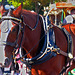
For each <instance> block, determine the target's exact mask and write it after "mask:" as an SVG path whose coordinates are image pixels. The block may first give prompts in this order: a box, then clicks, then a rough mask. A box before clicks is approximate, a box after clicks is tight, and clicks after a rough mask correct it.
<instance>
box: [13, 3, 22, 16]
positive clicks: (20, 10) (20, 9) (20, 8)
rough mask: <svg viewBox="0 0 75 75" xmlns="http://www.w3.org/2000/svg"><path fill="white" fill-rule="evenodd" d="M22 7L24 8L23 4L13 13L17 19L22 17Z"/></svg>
mask: <svg viewBox="0 0 75 75" xmlns="http://www.w3.org/2000/svg"><path fill="white" fill-rule="evenodd" d="M22 7H23V3H21V5H20V6H19V7H18V8H17V9H16V10H14V11H13V14H14V16H15V17H19V16H20V15H21V12H22Z"/></svg>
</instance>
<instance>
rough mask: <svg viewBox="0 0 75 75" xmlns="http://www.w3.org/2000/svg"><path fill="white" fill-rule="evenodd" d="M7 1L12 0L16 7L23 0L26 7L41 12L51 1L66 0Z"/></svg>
mask: <svg viewBox="0 0 75 75" xmlns="http://www.w3.org/2000/svg"><path fill="white" fill-rule="evenodd" d="M0 1H1V0H0ZM2 1H6V0H2ZM7 1H8V2H9V4H11V2H12V5H14V7H18V6H19V5H20V4H21V2H23V8H24V9H27V10H34V11H35V12H37V13H39V12H42V10H43V7H44V6H48V5H49V4H50V3H55V2H60V1H66V0H7Z"/></svg>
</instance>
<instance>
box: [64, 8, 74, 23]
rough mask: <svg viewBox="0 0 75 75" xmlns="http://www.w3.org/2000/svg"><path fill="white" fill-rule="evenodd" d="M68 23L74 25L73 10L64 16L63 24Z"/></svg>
mask: <svg viewBox="0 0 75 75" xmlns="http://www.w3.org/2000/svg"><path fill="white" fill-rule="evenodd" d="M68 23H75V9H72V10H71V14H70V15H68V16H66V17H65V19H64V21H63V24H68Z"/></svg>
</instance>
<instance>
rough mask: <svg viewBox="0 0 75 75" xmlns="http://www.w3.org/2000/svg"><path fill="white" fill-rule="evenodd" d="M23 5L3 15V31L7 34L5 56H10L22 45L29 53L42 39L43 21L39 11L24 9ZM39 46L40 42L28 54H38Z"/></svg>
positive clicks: (29, 55)
mask: <svg viewBox="0 0 75 75" xmlns="http://www.w3.org/2000/svg"><path fill="white" fill-rule="evenodd" d="M22 6H23V5H22V4H21V5H20V6H19V7H18V8H17V9H15V10H12V9H9V11H8V13H7V15H6V16H2V23H1V31H2V32H3V33H4V34H5V35H6V38H4V41H3V44H5V49H4V50H5V56H6V57H8V58H10V57H11V55H12V54H13V53H12V52H13V50H14V49H15V48H20V45H21V47H22V48H23V49H24V50H25V51H26V53H27V52H28V51H29V50H30V49H32V48H33V47H34V46H35V44H36V43H37V42H38V41H39V39H40V35H41V23H40V21H39V17H38V15H37V13H35V12H31V11H27V10H23V9H22ZM37 19H38V21H37ZM36 23H37V25H36ZM22 33H23V34H22ZM35 34H36V35H35ZM22 36H23V37H22ZM21 40H23V41H21ZM33 40H34V41H33ZM38 46H39V43H38V44H37V45H36V46H35V48H34V49H33V51H32V52H30V53H29V54H28V57H29V58H32V56H35V55H36V50H37V48H38ZM8 52H9V53H8Z"/></svg>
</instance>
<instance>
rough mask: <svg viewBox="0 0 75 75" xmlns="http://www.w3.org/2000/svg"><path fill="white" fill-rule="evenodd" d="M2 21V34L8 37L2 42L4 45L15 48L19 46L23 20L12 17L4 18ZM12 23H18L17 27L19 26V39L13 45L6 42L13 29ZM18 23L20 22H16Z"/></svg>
mask: <svg viewBox="0 0 75 75" xmlns="http://www.w3.org/2000/svg"><path fill="white" fill-rule="evenodd" d="M14 20H15V21H14ZM1 21H2V23H1V32H2V34H4V35H6V38H5V39H4V40H2V44H3V45H10V46H13V47H15V46H16V45H17V41H18V36H19V33H20V30H21V22H22V20H21V19H18V18H14V17H11V16H3V17H2V19H1ZM11 21H12V22H14V23H16V24H17V25H19V30H18V34H17V38H16V40H15V42H13V43H11V42H7V41H6V40H7V37H8V34H9V32H10V30H11V28H12V27H13V25H12V22H11ZM16 21H18V22H16ZM4 37H5V36H4Z"/></svg>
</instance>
